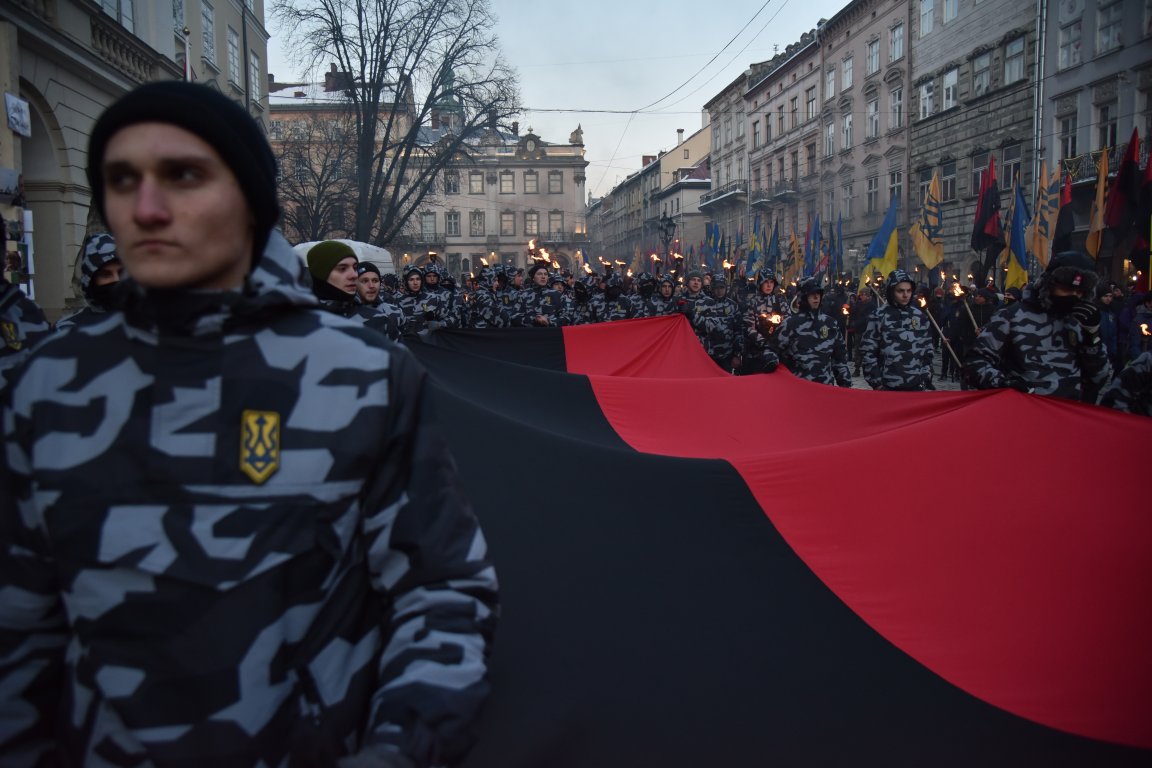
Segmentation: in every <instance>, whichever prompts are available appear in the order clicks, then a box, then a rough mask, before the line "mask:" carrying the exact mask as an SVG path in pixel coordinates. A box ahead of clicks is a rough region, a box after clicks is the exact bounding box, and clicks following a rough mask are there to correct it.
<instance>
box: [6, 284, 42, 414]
mask: <svg viewBox="0 0 1152 768" xmlns="http://www.w3.org/2000/svg"><path fill="white" fill-rule="evenodd" d="M50 335H52V326H50V325H49V324H48V320H47V319H46V318H45V317H44V313H43V312H42V311H41V310H40V307H38V306H37V305H36V303H35V302H34V301H32V299H30V298H28V297H27V296H26V295H25V294H24V292H23V291H21V290H20V289H19V288H17V287H16V286H15V285H12V283H10V282H8V281H7V280H5V279H4V278H3V277H0V393H3V392H4V389H5V388H6V386H7V384H8V381H9V379H10V378H11V377H12V376H14V375H15V373H16V369H17V368H18V367H19V366H20V364H21V363H23V362H24V359H25V358H26V357H27V356H28V355H29V353H30V352H31V351H32V347H34V346H35V345H36V343H37V342H39V341H40V340H41V339H44V338H47V337H48V336H50Z"/></svg>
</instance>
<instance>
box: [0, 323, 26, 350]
mask: <svg viewBox="0 0 1152 768" xmlns="http://www.w3.org/2000/svg"><path fill="white" fill-rule="evenodd" d="M0 335H3V337H4V345H5V346H7V347H9V348H11V349H20V347H22V346H24V345H23V344H21V343H20V334H19V333H17V331H16V323H9V322H3V323H0Z"/></svg>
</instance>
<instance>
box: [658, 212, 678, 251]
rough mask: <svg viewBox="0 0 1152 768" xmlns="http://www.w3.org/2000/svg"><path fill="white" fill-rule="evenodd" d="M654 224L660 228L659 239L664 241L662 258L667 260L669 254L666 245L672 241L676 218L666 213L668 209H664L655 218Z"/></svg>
mask: <svg viewBox="0 0 1152 768" xmlns="http://www.w3.org/2000/svg"><path fill="white" fill-rule="evenodd" d="M656 226H657V227H659V229H660V241H661V242H662V243H664V260H665V261H667V260H668V258H669V257H670V256H671V251H669V250H668V245H669V243H671V242H672V235H673V234H674V233H675V232H676V220H675V219H673V218H672V217H670V216H669V215H668V211H664V212H663V213H661V214H660V218H659V219H657V220H656Z"/></svg>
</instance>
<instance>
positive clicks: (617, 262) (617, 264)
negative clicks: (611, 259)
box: [616, 259, 628, 267]
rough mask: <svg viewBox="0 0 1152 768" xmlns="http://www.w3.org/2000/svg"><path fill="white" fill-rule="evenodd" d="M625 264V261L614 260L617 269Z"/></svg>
mask: <svg viewBox="0 0 1152 768" xmlns="http://www.w3.org/2000/svg"><path fill="white" fill-rule="evenodd" d="M627 263H628V262H626V261H620V259H616V266H618V267H622V266H624V265H625V264H627Z"/></svg>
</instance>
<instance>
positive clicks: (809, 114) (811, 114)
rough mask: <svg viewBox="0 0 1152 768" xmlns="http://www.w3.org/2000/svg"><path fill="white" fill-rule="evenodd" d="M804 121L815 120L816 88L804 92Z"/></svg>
mask: <svg viewBox="0 0 1152 768" xmlns="http://www.w3.org/2000/svg"><path fill="white" fill-rule="evenodd" d="M804 119H805V120H815V119H816V86H812V87H811V88H809V89H808V90H806V91H804Z"/></svg>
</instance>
